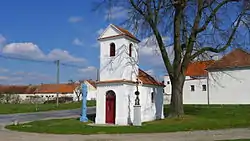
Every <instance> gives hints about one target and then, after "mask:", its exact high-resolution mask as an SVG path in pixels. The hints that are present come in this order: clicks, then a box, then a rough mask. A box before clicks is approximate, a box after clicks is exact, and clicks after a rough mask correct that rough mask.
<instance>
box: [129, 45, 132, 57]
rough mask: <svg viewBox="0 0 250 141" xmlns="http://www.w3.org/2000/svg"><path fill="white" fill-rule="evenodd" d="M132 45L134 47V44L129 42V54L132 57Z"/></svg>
mask: <svg viewBox="0 0 250 141" xmlns="http://www.w3.org/2000/svg"><path fill="white" fill-rule="evenodd" d="M132 47H133V44H132V43H130V44H129V56H130V57H131V56H132Z"/></svg>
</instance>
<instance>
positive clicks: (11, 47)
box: [2, 43, 86, 63]
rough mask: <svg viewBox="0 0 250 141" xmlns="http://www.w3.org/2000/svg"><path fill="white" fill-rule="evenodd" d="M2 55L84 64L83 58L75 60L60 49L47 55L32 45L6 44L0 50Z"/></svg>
mask: <svg viewBox="0 0 250 141" xmlns="http://www.w3.org/2000/svg"><path fill="white" fill-rule="evenodd" d="M2 53H3V54H8V55H14V56H18V57H23V58H27V59H34V60H45V61H52V60H53V61H54V60H60V61H63V62H81V63H85V62H86V60H85V59H84V58H77V57H74V56H72V55H71V54H70V53H69V52H68V51H66V50H61V49H53V50H52V51H51V52H49V53H48V54H44V53H43V51H42V50H41V49H40V48H39V47H38V46H37V45H35V44H33V43H11V44H7V45H6V46H4V47H3V49H2Z"/></svg>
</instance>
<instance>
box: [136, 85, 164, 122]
mask: <svg viewBox="0 0 250 141" xmlns="http://www.w3.org/2000/svg"><path fill="white" fill-rule="evenodd" d="M139 91H140V104H141V115H142V117H141V118H142V122H146V121H152V120H155V119H156V117H158V118H159V119H160V118H163V117H164V114H163V88H162V87H156V86H145V85H144V86H140V87H139ZM152 92H154V93H155V97H154V99H155V100H154V102H153V103H152V100H151V93H152ZM156 108H158V109H156Z"/></svg>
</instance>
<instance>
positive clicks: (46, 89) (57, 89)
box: [35, 84, 79, 93]
mask: <svg viewBox="0 0 250 141" xmlns="http://www.w3.org/2000/svg"><path fill="white" fill-rule="evenodd" d="M77 86H79V84H42V85H40V86H39V87H38V88H37V89H36V91H35V93H73V91H74V90H75V89H76V87H77Z"/></svg>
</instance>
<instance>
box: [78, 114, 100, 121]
mask: <svg viewBox="0 0 250 141" xmlns="http://www.w3.org/2000/svg"><path fill="white" fill-rule="evenodd" d="M95 116H96V114H88V115H87V118H88V119H89V121H91V122H95ZM76 120H78V121H79V120H80V117H78V118H77V119H76Z"/></svg>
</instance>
